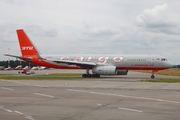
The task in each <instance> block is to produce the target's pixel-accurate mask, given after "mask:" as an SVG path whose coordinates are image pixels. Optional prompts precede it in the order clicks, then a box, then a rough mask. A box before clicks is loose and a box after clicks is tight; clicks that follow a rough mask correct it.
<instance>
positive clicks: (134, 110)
mask: <svg viewBox="0 0 180 120" xmlns="http://www.w3.org/2000/svg"><path fill="white" fill-rule="evenodd" d="M118 109H121V110H127V111H132V112H143V111H141V110H136V109H130V108H123V107H118Z"/></svg>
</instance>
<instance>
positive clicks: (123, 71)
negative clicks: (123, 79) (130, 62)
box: [117, 70, 128, 75]
mask: <svg viewBox="0 0 180 120" xmlns="http://www.w3.org/2000/svg"><path fill="white" fill-rule="evenodd" d="M127 73H128V70H118V71H117V75H127Z"/></svg>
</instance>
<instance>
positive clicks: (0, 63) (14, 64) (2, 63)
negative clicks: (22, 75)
mask: <svg viewBox="0 0 180 120" xmlns="http://www.w3.org/2000/svg"><path fill="white" fill-rule="evenodd" d="M9 63H10V67H11V68H15V67H17V66H18V65H22V67H25V66H30V67H34V66H37V65H35V64H29V63H28V62H25V61H19V60H10V61H9ZM0 66H2V67H5V68H7V67H8V60H7V61H0ZM174 68H180V65H176V66H174Z"/></svg>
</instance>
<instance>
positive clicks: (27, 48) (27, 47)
mask: <svg viewBox="0 0 180 120" xmlns="http://www.w3.org/2000/svg"><path fill="white" fill-rule="evenodd" d="M16 31H17V36H18V40H19V45H20V50H21V53H22V56H23V57H26V56H37V57H38V58H41V57H40V56H39V53H38V50H37V48H36V47H35V45H34V44H33V43H32V42H31V40H30V39H29V38H28V36H27V35H26V33H25V32H24V30H23V29H19V30H16Z"/></svg>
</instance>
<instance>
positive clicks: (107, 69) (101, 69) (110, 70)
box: [92, 66, 116, 75]
mask: <svg viewBox="0 0 180 120" xmlns="http://www.w3.org/2000/svg"><path fill="white" fill-rule="evenodd" d="M92 72H93V73H94V74H100V75H115V74H116V66H97V67H94V68H93V69H92Z"/></svg>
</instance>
